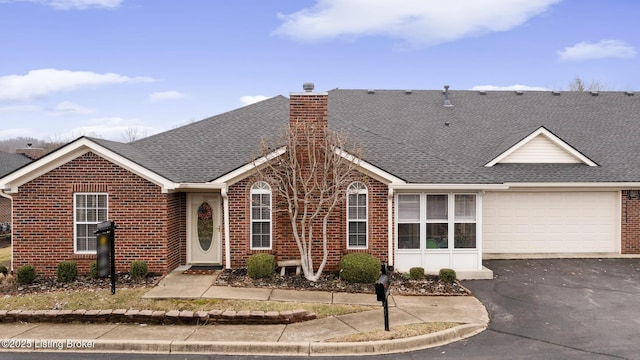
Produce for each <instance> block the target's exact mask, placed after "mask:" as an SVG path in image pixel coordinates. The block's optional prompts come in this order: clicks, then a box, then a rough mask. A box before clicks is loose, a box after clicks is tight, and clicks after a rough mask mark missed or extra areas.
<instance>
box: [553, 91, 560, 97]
mask: <svg viewBox="0 0 640 360" xmlns="http://www.w3.org/2000/svg"><path fill="white" fill-rule="evenodd" d="M551 93H552V94H553V96H560V91H558V90H554V91H552V92H551Z"/></svg>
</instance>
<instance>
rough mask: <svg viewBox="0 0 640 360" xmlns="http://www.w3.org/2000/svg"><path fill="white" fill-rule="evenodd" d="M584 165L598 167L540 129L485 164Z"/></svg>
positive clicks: (557, 138) (560, 140)
mask: <svg viewBox="0 0 640 360" xmlns="http://www.w3.org/2000/svg"><path fill="white" fill-rule="evenodd" d="M533 163H537V164H541V163H543V164H585V165H588V166H598V164H596V163H595V162H593V161H592V160H591V159H589V158H588V157H586V156H584V155H583V154H581V153H580V152H579V151H577V150H576V149H574V148H573V147H572V146H571V145H569V144H567V143H566V142H564V141H563V140H562V139H560V138H559V137H557V136H555V135H554V134H553V133H552V132H551V131H549V130H547V129H545V128H544V127H540V128H539V129H538V130H536V131H534V132H533V133H531V134H530V135H529V136H527V137H525V138H524V139H522V140H520V141H519V142H518V143H517V144H515V145H514V146H512V147H510V148H509V149H507V151H505V152H503V153H502V154H500V155H498V157H496V158H495V159H493V160H491V161H490V162H489V163H487V164H486V165H485V166H486V167H492V166H493V165H495V164H533Z"/></svg>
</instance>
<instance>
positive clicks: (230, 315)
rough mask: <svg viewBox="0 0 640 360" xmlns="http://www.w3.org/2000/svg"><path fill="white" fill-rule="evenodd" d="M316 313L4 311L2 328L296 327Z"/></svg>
mask: <svg viewBox="0 0 640 360" xmlns="http://www.w3.org/2000/svg"><path fill="white" fill-rule="evenodd" d="M316 317H317V315H316V314H315V313H312V312H309V311H307V310H303V309H299V310H292V311H267V312H265V311H248V310H243V311H231V310H227V311H222V310H211V311H178V310H171V311H152V310H127V309H116V310H0V324H1V323H12V322H34V323H39V322H46V323H71V322H82V323H96V324H102V323H142V324H152V325H160V324H164V325H170V324H180V325H224V324H234V325H237V324H249V325H267V324H293V323H297V322H302V321H309V320H313V319H316Z"/></svg>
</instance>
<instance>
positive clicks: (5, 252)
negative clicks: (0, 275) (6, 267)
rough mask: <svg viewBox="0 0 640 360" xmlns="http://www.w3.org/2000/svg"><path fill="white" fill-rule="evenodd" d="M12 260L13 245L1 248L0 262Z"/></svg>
mask: <svg viewBox="0 0 640 360" xmlns="http://www.w3.org/2000/svg"><path fill="white" fill-rule="evenodd" d="M8 262H11V246H9V247H5V248H0V264H4V263H8Z"/></svg>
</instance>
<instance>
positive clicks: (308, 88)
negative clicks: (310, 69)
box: [302, 82, 315, 92]
mask: <svg viewBox="0 0 640 360" xmlns="http://www.w3.org/2000/svg"><path fill="white" fill-rule="evenodd" d="M314 88H315V85H313V83H312V82H308V83H304V84H302V89H304V91H306V92H312V91H313V89H314Z"/></svg>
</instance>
